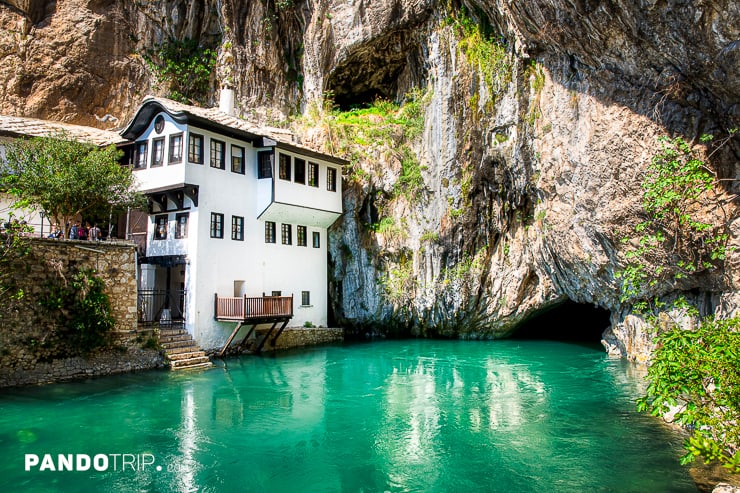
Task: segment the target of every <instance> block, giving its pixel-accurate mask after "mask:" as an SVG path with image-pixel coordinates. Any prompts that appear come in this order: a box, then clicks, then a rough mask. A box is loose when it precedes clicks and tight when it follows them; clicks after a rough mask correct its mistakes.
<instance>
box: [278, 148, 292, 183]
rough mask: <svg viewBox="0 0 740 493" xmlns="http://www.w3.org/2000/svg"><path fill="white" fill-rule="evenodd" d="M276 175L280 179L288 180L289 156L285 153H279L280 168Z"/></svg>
mask: <svg viewBox="0 0 740 493" xmlns="http://www.w3.org/2000/svg"><path fill="white" fill-rule="evenodd" d="M278 176H280V179H281V180H288V181H290V156H288V155H286V154H280V169H279V171H278Z"/></svg>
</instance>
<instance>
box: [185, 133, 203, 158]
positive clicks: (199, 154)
mask: <svg viewBox="0 0 740 493" xmlns="http://www.w3.org/2000/svg"><path fill="white" fill-rule="evenodd" d="M198 141H200V145H199V146H195V145H194V143H195V142H198ZM204 145H205V137H204V136H203V135H201V134H197V133H194V132H188V162H189V163H193V164H203V146H204Z"/></svg>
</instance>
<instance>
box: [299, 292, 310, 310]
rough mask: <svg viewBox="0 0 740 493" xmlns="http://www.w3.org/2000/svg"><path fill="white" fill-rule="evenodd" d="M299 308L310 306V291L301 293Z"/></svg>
mask: <svg viewBox="0 0 740 493" xmlns="http://www.w3.org/2000/svg"><path fill="white" fill-rule="evenodd" d="M301 306H311V291H301Z"/></svg>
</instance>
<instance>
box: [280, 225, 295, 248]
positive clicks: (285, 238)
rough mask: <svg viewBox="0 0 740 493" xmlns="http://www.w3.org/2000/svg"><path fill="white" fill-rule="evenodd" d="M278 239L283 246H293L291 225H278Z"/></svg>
mask: <svg viewBox="0 0 740 493" xmlns="http://www.w3.org/2000/svg"><path fill="white" fill-rule="evenodd" d="M280 238H281V239H282V242H283V245H292V244H293V225H292V224H285V223H281V224H280Z"/></svg>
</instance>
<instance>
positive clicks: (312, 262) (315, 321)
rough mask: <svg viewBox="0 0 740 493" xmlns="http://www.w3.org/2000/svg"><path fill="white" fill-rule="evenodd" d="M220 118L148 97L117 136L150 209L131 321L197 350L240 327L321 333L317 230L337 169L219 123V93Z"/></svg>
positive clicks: (329, 160) (322, 252)
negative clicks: (174, 335) (176, 330)
mask: <svg viewBox="0 0 740 493" xmlns="http://www.w3.org/2000/svg"><path fill="white" fill-rule="evenodd" d="M221 106H222V109H223V110H225V111H222V110H221V109H204V108H198V107H194V106H188V105H183V104H180V103H177V102H174V101H171V100H166V99H161V98H154V97H149V98H147V99H145V100H144V102H143V103H142V104H141V107H140V108H139V110H138V111H137V113H136V115H135V116H134V118H133V120H132V121H131V122H130V123H129V124H128V126H127V127H126V128H125V129H124V130H123V131H122V132H121V135H122V136H123V137H124V138H125V139H126V140H127V141H129V142H130V143H129V144H126V145H125V146H123V147H122V148H123V150H124V152H125V155H126V158H125V159H126V162H127V164H129V165H130V166H132V169H133V170H134V172H135V173H136V176H137V178H138V181H139V183H140V190H141V191H142V192H143V193H145V194H146V195H147V197H148V198H149V211H148V218H147V220H146V221H145V223H144V224H145V226H146V227H145V233H146V235H145V238H146V240H145V251H144V252H143V255H142V257H141V259H140V268H141V276H140V280H139V286H140V289H141V293H142V296H140V298H141V300H142V303H141V304H142V306H140V307H139V309H140V311H142V312H143V315H142V316H144V317H149V318H153V319H155V320H159V321H164V322H168V321H169V320H172V321H173V322H174V321H181V322H182V323H183V324H184V326H185V328H186V329H187V330H188V332H190V333H191V334H192V335H193V337H194V338H195V339H196V340H197V341H198V343H199V344H200V345H201V346H202V347H204V348H218V347H223V346H224V344H225V343H226V341H227V338H228V342H231V339H232V338H233V337H234V336H237V331H238V329H239V327H241V325H247V326H251V327H252V329H253V328H254V327H255V326H256V325H257V324H260V323H269V324H271V327H272V328H277V329H278V330H280V329H281V328H284V327H285V326H286V325H287V324H288V323H290V324H291V325H293V326H302V325H316V326H326V325H327V309H328V308H327V306H328V299H327V228H328V227H329V226H331V225H332V223H334V221H335V220H336V219H337V218H338V217H339V216H340V214H341V213H342V181H341V176H342V173H341V167H342V165H343V164H345V163H346V161H344V160H341V159H337V158H334V157H331V156H328V155H325V154H320V153H317V152H314V151H312V150H310V149H307V148H305V147H302V146H300V145H298V144H295V143H293V142H292V139H291V138H290V135H289V134H283V135H276V133H277V131H275V130H273V131H271V132H270V133H267V132H263V131H260V130H259V129H257V128H255V127H253V126H251V125H250V124H248V123H247V122H246V121H244V120H241V119H239V118H236V117H234V116H232V115H230V114H229V113H231V104H230V99H229V94H228V92H226V91H225V94H222V105H221ZM130 222H136V221H130ZM140 229H141V230H144V228H140ZM142 232H144V231H133V234H134V235H135V236H136V235H137V234H138V235H139V236H143V235H141V233H142ZM148 293H153V294H154V295H153V296H147V295H148ZM162 293H164V296H161V294H162ZM235 324H236V325H235ZM245 329H246V328H245ZM242 332H243V333H246V334H244V336H248V335H250V334H249V332H252V331H251V330H250V331H247V330H242ZM230 334H231V336H232V337H228V336H229V335H230ZM239 338H240V339H241V338H242V335H241V334H240V335H239Z"/></svg>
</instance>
